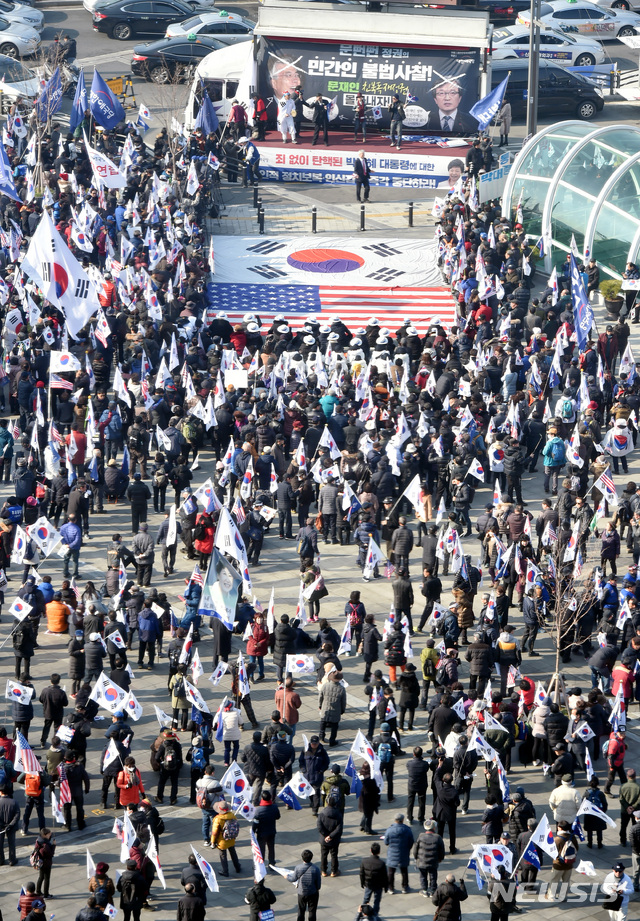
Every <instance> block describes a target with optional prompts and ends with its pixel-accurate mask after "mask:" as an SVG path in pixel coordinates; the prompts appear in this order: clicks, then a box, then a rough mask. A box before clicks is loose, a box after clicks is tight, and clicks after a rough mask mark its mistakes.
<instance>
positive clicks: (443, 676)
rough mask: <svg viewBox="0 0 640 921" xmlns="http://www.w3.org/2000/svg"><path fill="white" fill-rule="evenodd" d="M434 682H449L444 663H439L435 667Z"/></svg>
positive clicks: (442, 683)
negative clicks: (439, 664) (438, 665)
mask: <svg viewBox="0 0 640 921" xmlns="http://www.w3.org/2000/svg"><path fill="white" fill-rule="evenodd" d="M436 684H440V685H444V684H449V676H448V675H447V669H446V666H445V665H441V666H440V667H439V668H437V669H436Z"/></svg>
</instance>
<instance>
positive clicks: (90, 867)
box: [87, 739, 113, 879]
mask: <svg viewBox="0 0 640 921" xmlns="http://www.w3.org/2000/svg"><path fill="white" fill-rule="evenodd" d="M111 741H113V739H112V740H111ZM95 873H96V865H95V863H94V860H93V857H92V856H91V852H90V851H89V848H87V879H91V877H92V876H95Z"/></svg>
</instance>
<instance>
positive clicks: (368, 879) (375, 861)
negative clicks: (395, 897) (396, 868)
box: [360, 854, 389, 892]
mask: <svg viewBox="0 0 640 921" xmlns="http://www.w3.org/2000/svg"><path fill="white" fill-rule="evenodd" d="M360 885H361V887H362V888H363V889H371V890H373V891H374V892H375V891H376V890H377V889H384V891H385V892H386V891H387V890H388V888H389V875H388V873H387V865H386V863H385V862H384V860H381V859H380V858H379V857H374V855H373V854H371V856H369V857H365V858H364V859H363V861H362V863H361V864H360Z"/></svg>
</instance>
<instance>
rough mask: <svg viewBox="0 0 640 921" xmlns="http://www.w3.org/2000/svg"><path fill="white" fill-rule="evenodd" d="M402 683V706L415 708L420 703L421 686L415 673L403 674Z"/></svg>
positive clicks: (401, 676) (400, 678) (400, 679)
mask: <svg viewBox="0 0 640 921" xmlns="http://www.w3.org/2000/svg"><path fill="white" fill-rule="evenodd" d="M398 680H399V681H400V706H401V707H409V708H415V707H417V706H418V703H419V701H420V685H419V684H418V679H417V678H416V674H415V672H409V671H407V672H402V673H401V674H400V677H399V679H398Z"/></svg>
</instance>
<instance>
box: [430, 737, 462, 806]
mask: <svg viewBox="0 0 640 921" xmlns="http://www.w3.org/2000/svg"><path fill="white" fill-rule="evenodd" d="M443 741H444V739H443ZM433 783H434V785H435V793H436V795H435V797H434V802H433V817H434V818H435V819H436V820H437V821H443V822H451V821H453V819H455V816H456V809H457V808H458V806H459V805H460V797H459V796H458V791H457V790H456V788H455V787H454V786H453V785H452V784H444V783H443V782H442V780H441V778H440V777H438V774H437V773H436V774H435V775H434V778H433Z"/></svg>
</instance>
